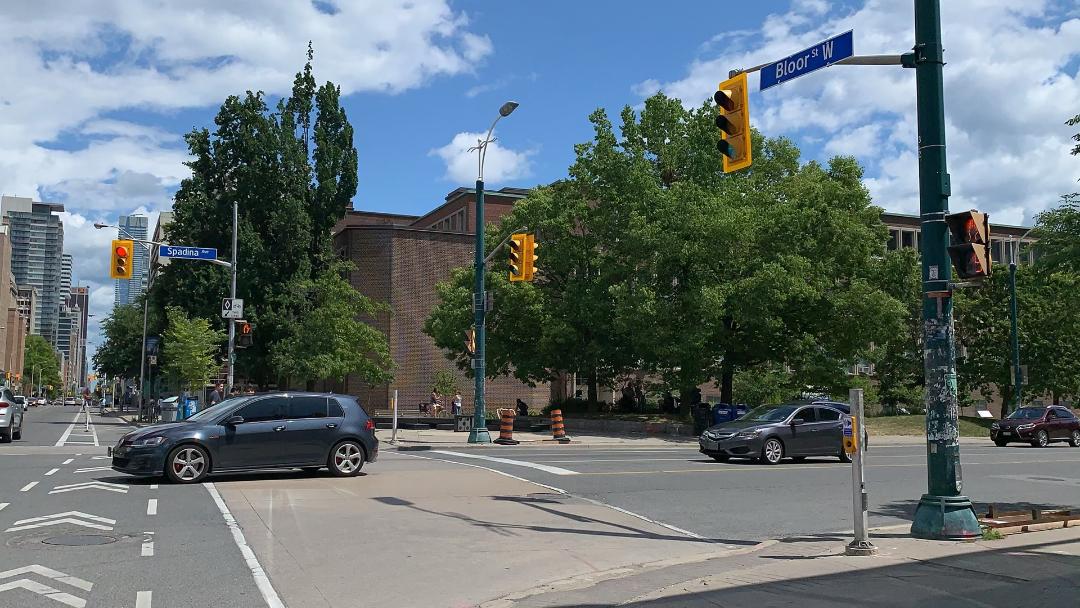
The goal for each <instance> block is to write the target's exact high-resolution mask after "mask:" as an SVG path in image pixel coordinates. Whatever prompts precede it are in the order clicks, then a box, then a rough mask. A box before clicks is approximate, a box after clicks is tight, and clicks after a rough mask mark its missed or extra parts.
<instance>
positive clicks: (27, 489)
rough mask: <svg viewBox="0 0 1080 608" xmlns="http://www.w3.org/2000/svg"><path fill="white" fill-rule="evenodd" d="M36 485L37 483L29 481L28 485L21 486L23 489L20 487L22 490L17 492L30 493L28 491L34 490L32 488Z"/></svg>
mask: <svg viewBox="0 0 1080 608" xmlns="http://www.w3.org/2000/svg"><path fill="white" fill-rule="evenodd" d="M37 484H38V482H36V481H31V482H30V483H28V484H26V485H25V486H23V487H22V489H21V490H19V491H20V492H29V491H30V490H32V489H33V488H34V486H36V485H37Z"/></svg>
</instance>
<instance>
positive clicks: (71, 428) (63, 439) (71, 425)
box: [54, 414, 79, 448]
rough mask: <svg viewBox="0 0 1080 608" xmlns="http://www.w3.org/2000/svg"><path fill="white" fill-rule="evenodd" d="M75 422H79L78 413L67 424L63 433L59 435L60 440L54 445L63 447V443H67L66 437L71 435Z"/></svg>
mask: <svg viewBox="0 0 1080 608" xmlns="http://www.w3.org/2000/svg"><path fill="white" fill-rule="evenodd" d="M77 422H79V414H75V419H74V420H72V421H71V424H70V425H68V428H67V430H65V431H64V434H63V435H60V440H59V441H57V442H56V443H55V444H54V447H58V448H59V447H63V446H64V444H66V443H67V440H68V437H71V431H73V430H75V424H76V423H77Z"/></svg>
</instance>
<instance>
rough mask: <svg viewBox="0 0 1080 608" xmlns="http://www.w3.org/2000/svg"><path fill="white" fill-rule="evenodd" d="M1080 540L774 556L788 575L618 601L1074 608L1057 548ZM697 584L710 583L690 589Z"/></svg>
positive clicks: (737, 573) (671, 605)
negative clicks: (844, 557)
mask: <svg viewBox="0 0 1080 608" xmlns="http://www.w3.org/2000/svg"><path fill="white" fill-rule="evenodd" d="M1075 543H1076V541H1075V540H1070V541H1059V542H1047V543H1036V544H1030V545H1022V546H1014V547H1009V548H1002V549H991V550H987V551H982V552H979V553H964V554H960V555H953V556H948V557H940V558H930V559H925V560H923V559H920V560H918V561H916V560H911V561H905V562H903V563H900V564H891V565H887V566H877V567H866V568H863V567H856V568H855V569H852V568H851V565H850V564H849V563H846V562H845V563H842V562H840V561H837V562H836V564H835V567H836V570H838V571H837V572H835V573H828V574H808V575H800V574H799V572H798V570H799V569H800V568H807V569H810V568H814V567H815V566H811V565H810V564H811V563H812V562H810V561H807V562H801V561H797V559H796V558H793V557H788V556H774V557H773V558H772V559H789V560H792V561H791V562H790V563H789V564H788V565H787V566H785V567H786V568H787V569H788V570H787V572H785V573H784V574H780V575H778V574H777V573H776V572H775V568H772V569H770V570H769V572H768V573H764V572H761V573H758V572H754V571H753V570H745V571H744V570H733V571H732V572H730V573H728V574H722V573H720V574H715V575H713V576H711V577H709V578H708V579H698V580H693V581H687V582H686V583H684V584H679V585H674V586H672V587H670V588H669V589H671V591H668V592H666V593H663V594H662V596H661V597H658V598H655V599H639V600H632V601H630V602H627V603H620V604H618V605H619V606H626V607H629V608H676V607H678V608H694V607H698V606H701V607H706V606H709V607H714V606H754V607H755V608H759V607H760V608H768V607H772V606H798V607H799V608H819V607H822V608H824V607H833V606H851V607H863V606H875V607H877V606H888V607H896V608H900V607H908V606H911V607H915V606H919V607H922V606H932V607H934V608H952V607H961V606H964V607H968V606H979V607H982V608H987V607H1003V608H1004V607H1008V608H1014V607H1016V606H1048V607H1058V606H1060V607H1072V606H1076V605H1077V599H1076V598H1077V594H1078V593H1080V582H1078V581H1077V579H1076V576H1075V573H1076V572H1077V571H1078V569H1080V556H1077V555H1073V554H1066V553H1064V552H1060V553H1058V552H1055V551H1054V549H1055V547H1059V546H1061V545H1065V544H1070V545H1071V546H1072V548H1073V549H1074V550H1075V547H1076V544H1075ZM821 557H825V556H821ZM834 559H835V558H834ZM860 559H865V558H860ZM871 559H872V558H871ZM817 568H818V569H820V566H817ZM691 587H696V588H698V589H702V587H705V588H704V589H702V590H700V591H687V589H689V588H691ZM675 588H677V589H678V591H677V592H676V591H675V590H674V589H675ZM646 597H647V596H646ZM544 605H545V606H549V607H551V608H571V606H572V607H573V608H600V607H601V606H610V605H611V604H606V603H605V604H599V603H588V602H584V603H583V602H575V603H573V604H568V603H557V602H551V603H545V604H544Z"/></svg>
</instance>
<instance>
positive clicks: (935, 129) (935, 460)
mask: <svg viewBox="0 0 1080 608" xmlns="http://www.w3.org/2000/svg"><path fill="white" fill-rule="evenodd" d="M914 51H915V52H914V65H915V83H916V89H917V108H918V123H919V126H918V128H919V207H920V214H921V217H922V234H921V235H920V236H921V238H920V240H921V241H922V272H923V345H924V347H923V352H924V357H925V359H924V370H925V376H926V460H927V487H928V490H927V493H926V494H924V495H923V496H922V498H921V499H920V500H919V506H918V507H917V508H916V510H915V521H914V522H912V524H911V535H912V536H914V537H916V538H930V539H954V540H961V539H971V538H976V537H978V536H979V535H980V533H981V530H980V529H979V522H978V520H977V519H976V517H975V510H974V508H973V507H972V505H971V501H970V500H969V499H968V498H967V497H966V496H963V495H962V494H961V493H960V492H961V490H962V488H963V482H962V475H961V469H960V445H959V435H960V429H959V424H958V420H957V394H956V391H957V388H956V345H955V342H954V335H953V322H952V291H951V288H950V285H949V281H950V279H951V278H952V268H951V266H950V262H949V256H948V245H949V231H948V228H947V227H946V225H945V214H947V213H948V211H949V195H950V194H951V193H952V192H951V186H950V179H949V174H948V172H947V170H946V164H945V94H944V87H943V85H942V73H941V71H942V66H943V65H944V55H943V50H942V43H941V6H940V0H915V49H914Z"/></svg>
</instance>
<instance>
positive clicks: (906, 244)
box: [900, 230, 915, 249]
mask: <svg viewBox="0 0 1080 608" xmlns="http://www.w3.org/2000/svg"><path fill="white" fill-rule="evenodd" d="M900 248H901V249H914V248H915V231H914V230H902V231H901V232H900Z"/></svg>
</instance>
